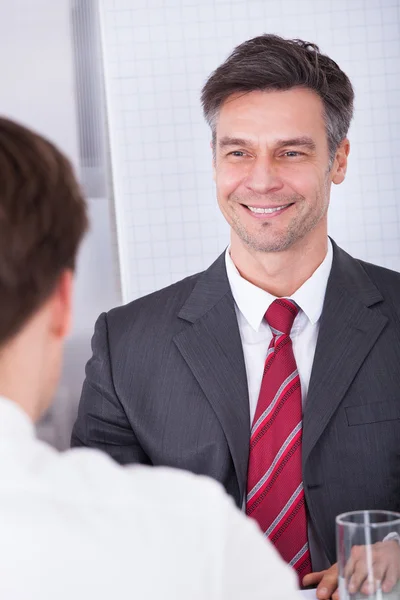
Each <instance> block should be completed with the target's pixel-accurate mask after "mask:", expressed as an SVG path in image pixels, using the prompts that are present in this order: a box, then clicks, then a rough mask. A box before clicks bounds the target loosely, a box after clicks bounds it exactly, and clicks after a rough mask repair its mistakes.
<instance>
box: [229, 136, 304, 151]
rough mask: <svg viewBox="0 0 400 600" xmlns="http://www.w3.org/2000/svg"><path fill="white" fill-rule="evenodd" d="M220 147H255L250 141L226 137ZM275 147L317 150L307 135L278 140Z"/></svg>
mask: <svg viewBox="0 0 400 600" xmlns="http://www.w3.org/2000/svg"><path fill="white" fill-rule="evenodd" d="M218 145H219V147H220V148H225V147H227V146H250V147H251V146H253V143H252V142H251V141H250V140H246V139H244V138H237V137H230V136H224V137H222V138H221V139H220V140H219V142H218ZM274 146H275V147H277V148H283V147H285V146H302V147H306V148H308V149H309V150H311V151H315V150H316V145H315V142H314V140H313V139H312V138H310V137H308V136H307V135H303V136H299V137H295V138H288V139H280V140H276V141H275V142H274Z"/></svg>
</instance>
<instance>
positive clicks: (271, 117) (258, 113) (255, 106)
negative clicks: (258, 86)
mask: <svg viewBox="0 0 400 600" xmlns="http://www.w3.org/2000/svg"><path fill="white" fill-rule="evenodd" d="M223 135H234V136H235V137H236V136H237V137H242V136H252V137H257V138H261V137H263V138H264V137H265V138H267V139H273V138H279V139H281V138H284V137H290V138H292V137H294V136H300V135H308V136H312V137H313V138H318V137H319V136H323V137H324V138H325V137H326V131H325V122H324V117H323V102H322V100H321V98H320V97H319V96H318V94H316V93H315V92H313V91H312V90H309V89H304V88H293V89H290V90H285V91H276V90H273V91H253V92H249V93H244V94H240V93H236V94H232V95H231V96H229V97H228V98H227V99H226V100H225V102H224V103H223V105H222V107H221V109H220V113H219V116H218V121H217V137H221V136H223Z"/></svg>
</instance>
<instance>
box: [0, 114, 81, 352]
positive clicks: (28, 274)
mask: <svg viewBox="0 0 400 600" xmlns="http://www.w3.org/2000/svg"><path fill="white" fill-rule="evenodd" d="M87 226H88V221H87V213H86V203H85V200H84V199H83V196H82V193H81V190H80V188H79V186H78V183H77V181H76V179H75V176H74V173H73V169H72V167H71V164H70V162H69V161H68V159H67V158H66V157H65V156H64V155H63V154H62V153H61V152H60V151H59V150H58V149H57V148H56V147H55V146H54V145H53V144H51V143H50V142H49V141H48V140H46V139H44V138H43V137H41V136H40V135H38V134H36V133H34V132H33V131H30V130H29V129H27V128H25V127H23V126H21V125H18V124H17V123H14V122H12V121H9V120H8V119H3V118H0V346H1V345H2V344H3V343H4V342H5V341H6V340H8V339H9V338H10V337H12V336H13V335H15V334H16V333H18V331H19V330H20V329H21V327H22V326H23V325H24V324H25V322H26V321H27V320H28V319H29V318H30V317H31V316H32V315H33V314H34V313H35V311H36V310H38V309H39V307H40V306H41V305H42V303H43V302H45V300H47V298H48V297H49V296H50V294H51V292H52V291H53V289H54V286H55V285H56V283H57V280H58V278H59V276H60V275H61V273H62V271H63V270H65V269H74V268H75V259H76V254H77V250H78V247H79V243H80V241H81V239H82V237H83V235H84V233H85V231H86V229H87Z"/></svg>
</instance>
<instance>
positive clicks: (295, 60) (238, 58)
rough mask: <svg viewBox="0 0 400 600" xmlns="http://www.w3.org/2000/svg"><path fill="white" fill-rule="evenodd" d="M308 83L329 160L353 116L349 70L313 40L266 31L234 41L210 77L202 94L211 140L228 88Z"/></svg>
mask: <svg viewBox="0 0 400 600" xmlns="http://www.w3.org/2000/svg"><path fill="white" fill-rule="evenodd" d="M294 87H303V88H308V89H310V90H313V91H314V92H316V93H317V94H318V95H319V96H320V98H321V99H322V102H323V104H324V118H325V123H326V130H327V137H328V147H329V154H330V158H331V160H333V158H334V155H335V152H336V150H337V148H338V146H339V144H340V143H341V142H342V140H343V139H344V138H345V137H346V135H347V132H348V129H349V126H350V122H351V119H352V116H353V101H354V90H353V87H352V85H351V82H350V80H349V78H348V77H347V75H346V74H345V73H344V72H343V71H342V70H341V69H340V68H339V66H338V65H337V64H336V63H335V61H333V60H332V59H331V58H329V57H328V56H326V55H325V54H321V53H320V50H319V47H318V46H317V45H316V44H312V43H310V42H305V41H303V40H299V39H294V40H286V39H284V38H282V37H279V36H277V35H272V34H264V35H260V36H258V37H255V38H253V39H251V40H248V41H246V42H243V43H242V44H240V45H239V46H237V47H236V48H235V49H234V50H233V52H232V54H231V55H230V56H229V57H228V58H227V60H226V61H225V62H224V63H223V64H222V65H220V66H219V67H218V68H217V69H216V70H215V71H214V72H213V73H212V74H211V76H210V77H209V79H208V81H207V82H206V84H205V85H204V87H203V90H202V95H201V100H202V105H203V111H204V116H205V118H206V120H207V122H208V124H209V125H210V127H211V130H212V133H213V142H214V146H215V138H216V121H217V117H218V113H219V110H220V108H221V105H222V104H223V102H224V101H225V100H226V99H227V98H228V96H230V95H231V94H234V93H237V92H239V93H240V92H243V93H246V92H252V91H255V90H289V89H291V88H294Z"/></svg>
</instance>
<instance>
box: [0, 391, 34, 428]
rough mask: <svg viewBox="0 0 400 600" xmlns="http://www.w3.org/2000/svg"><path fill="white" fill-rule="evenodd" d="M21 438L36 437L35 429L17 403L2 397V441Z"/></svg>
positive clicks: (0, 403) (0, 415)
mask: <svg viewBox="0 0 400 600" xmlns="http://www.w3.org/2000/svg"><path fill="white" fill-rule="evenodd" d="M19 436H22V437H35V427H34V425H33V423H32V421H31V420H30V419H29V417H28V415H27V414H26V413H25V411H24V410H23V409H22V408H21V407H20V406H19V405H18V404H17V403H16V402H12V400H9V399H8V398H5V397H4V396H0V439H3V438H6V437H12V438H15V437H19Z"/></svg>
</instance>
